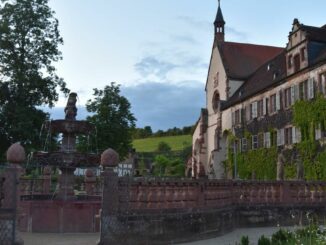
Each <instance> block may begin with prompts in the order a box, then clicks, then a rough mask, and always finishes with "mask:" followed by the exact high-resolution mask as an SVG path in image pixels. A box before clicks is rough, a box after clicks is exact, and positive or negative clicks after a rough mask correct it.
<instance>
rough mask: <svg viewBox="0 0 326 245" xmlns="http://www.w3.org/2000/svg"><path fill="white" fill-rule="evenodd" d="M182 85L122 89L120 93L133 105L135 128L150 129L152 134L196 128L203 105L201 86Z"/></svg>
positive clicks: (155, 85)
mask: <svg viewBox="0 0 326 245" xmlns="http://www.w3.org/2000/svg"><path fill="white" fill-rule="evenodd" d="M182 84H183V85H175V84H164V83H155V82H146V83H143V84H138V85H136V86H132V87H122V89H121V92H122V94H123V95H124V96H126V97H127V99H128V100H129V101H130V103H131V105H132V112H133V113H134V115H135V117H136V118H137V120H138V121H137V126H138V127H144V126H146V125H150V126H151V127H152V128H153V130H158V129H168V128H172V127H183V126H187V125H192V124H195V123H196V121H197V119H198V117H199V113H200V108H202V107H203V106H204V105H205V93H204V85H203V83H201V82H199V81H183V82H182Z"/></svg>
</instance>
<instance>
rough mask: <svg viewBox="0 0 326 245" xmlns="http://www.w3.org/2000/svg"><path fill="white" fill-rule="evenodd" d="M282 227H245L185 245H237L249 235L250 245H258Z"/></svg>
mask: <svg viewBox="0 0 326 245" xmlns="http://www.w3.org/2000/svg"><path fill="white" fill-rule="evenodd" d="M279 229H280V227H263V228H244V229H237V230H235V231H232V232H230V233H228V234H226V235H224V236H220V237H216V238H213V239H208V240H204V241H197V242H190V243H184V244H183V245H235V244H240V240H241V237H242V236H248V237H249V241H250V245H252V244H253V245H256V244H257V242H258V239H259V238H260V237H261V236H262V235H264V236H266V237H271V236H272V234H273V233H275V232H277V231H278V230H279ZM284 229H288V230H294V227H284Z"/></svg>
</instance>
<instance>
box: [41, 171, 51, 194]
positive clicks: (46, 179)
mask: <svg viewBox="0 0 326 245" xmlns="http://www.w3.org/2000/svg"><path fill="white" fill-rule="evenodd" d="M50 191H51V167H50V166H46V167H44V169H43V194H50Z"/></svg>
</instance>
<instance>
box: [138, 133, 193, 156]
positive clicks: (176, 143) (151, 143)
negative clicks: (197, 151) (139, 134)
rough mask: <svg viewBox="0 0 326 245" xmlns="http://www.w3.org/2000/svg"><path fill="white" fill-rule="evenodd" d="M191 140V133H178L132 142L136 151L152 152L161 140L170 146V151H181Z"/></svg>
mask: <svg viewBox="0 0 326 245" xmlns="http://www.w3.org/2000/svg"><path fill="white" fill-rule="evenodd" d="M191 140H192V139H191V135H178V136H166V137H155V138H146V139H136V140H134V141H133V142H132V144H133V147H134V148H135V149H136V151H137V152H153V151H156V150H157V146H158V144H159V143H160V142H162V141H163V142H165V143H167V144H169V146H171V148H172V151H181V150H182V149H183V148H184V147H186V146H190V145H191Z"/></svg>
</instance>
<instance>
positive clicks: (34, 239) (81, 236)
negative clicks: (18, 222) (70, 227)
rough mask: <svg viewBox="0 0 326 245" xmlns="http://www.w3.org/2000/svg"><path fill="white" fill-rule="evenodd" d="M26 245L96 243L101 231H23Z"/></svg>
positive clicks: (85, 244)
mask: <svg viewBox="0 0 326 245" xmlns="http://www.w3.org/2000/svg"><path fill="white" fill-rule="evenodd" d="M20 234H21V237H22V238H23V240H24V245H96V242H97V241H98V239H99V237H100V234H99V233H77V234H76V233H75V234H57V233H25V232H21V233H20Z"/></svg>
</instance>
